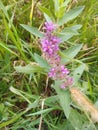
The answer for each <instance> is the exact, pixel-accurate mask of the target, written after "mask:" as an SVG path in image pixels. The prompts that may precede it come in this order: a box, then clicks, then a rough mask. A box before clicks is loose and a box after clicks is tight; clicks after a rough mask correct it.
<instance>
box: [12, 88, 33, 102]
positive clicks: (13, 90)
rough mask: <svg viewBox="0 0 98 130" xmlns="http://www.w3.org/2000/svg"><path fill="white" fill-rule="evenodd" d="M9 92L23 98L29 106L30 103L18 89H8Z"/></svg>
mask: <svg viewBox="0 0 98 130" xmlns="http://www.w3.org/2000/svg"><path fill="white" fill-rule="evenodd" d="M10 91H11V92H13V93H15V94H17V95H19V96H21V97H22V98H24V99H25V100H26V101H27V102H28V103H29V104H30V103H31V102H30V101H29V100H28V99H27V98H26V97H25V96H24V95H23V94H22V93H21V92H20V91H19V90H18V89H16V88H13V87H12V86H11V87H10Z"/></svg>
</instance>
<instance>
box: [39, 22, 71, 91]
mask: <svg viewBox="0 0 98 130" xmlns="http://www.w3.org/2000/svg"><path fill="white" fill-rule="evenodd" d="M43 29H44V30H45V32H44V38H42V39H41V48H42V53H43V55H44V57H45V59H46V60H47V62H48V63H49V65H50V66H51V69H50V72H49V73H48V76H49V78H52V79H53V80H62V84H61V86H60V88H62V89H65V88H66V87H67V86H69V85H72V83H73V79H72V78H71V77H70V76H69V73H70V72H69V70H68V69H67V68H66V67H65V65H62V63H61V57H60V56H59V54H58V51H59V44H60V41H61V40H60V38H58V37H57V36H56V35H55V31H56V29H57V26H56V25H55V24H53V23H52V22H45V25H44V27H43Z"/></svg>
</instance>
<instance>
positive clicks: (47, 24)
mask: <svg viewBox="0 0 98 130" xmlns="http://www.w3.org/2000/svg"><path fill="white" fill-rule="evenodd" d="M43 29H45V30H46V31H49V32H52V31H54V30H55V29H56V25H55V24H53V23H52V22H45V26H44V27H43Z"/></svg>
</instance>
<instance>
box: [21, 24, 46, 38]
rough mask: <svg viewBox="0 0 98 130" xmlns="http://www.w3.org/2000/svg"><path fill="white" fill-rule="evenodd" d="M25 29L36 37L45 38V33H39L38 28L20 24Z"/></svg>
mask: <svg viewBox="0 0 98 130" xmlns="http://www.w3.org/2000/svg"><path fill="white" fill-rule="evenodd" d="M20 25H21V26H22V27H23V28H24V29H26V30H27V31H28V32H30V33H31V34H33V35H35V36H36V37H43V36H44V35H43V33H42V32H40V31H38V28H35V27H31V26H29V25H25V24H20Z"/></svg>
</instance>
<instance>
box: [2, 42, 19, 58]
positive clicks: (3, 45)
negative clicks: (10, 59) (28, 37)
mask: <svg viewBox="0 0 98 130" xmlns="http://www.w3.org/2000/svg"><path fill="white" fill-rule="evenodd" d="M0 46H1V47H3V48H4V49H5V50H6V51H8V52H10V53H12V54H13V55H15V56H18V55H17V54H16V53H15V52H13V51H12V50H11V49H9V48H8V47H7V46H6V45H5V43H1V42H0Z"/></svg>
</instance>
